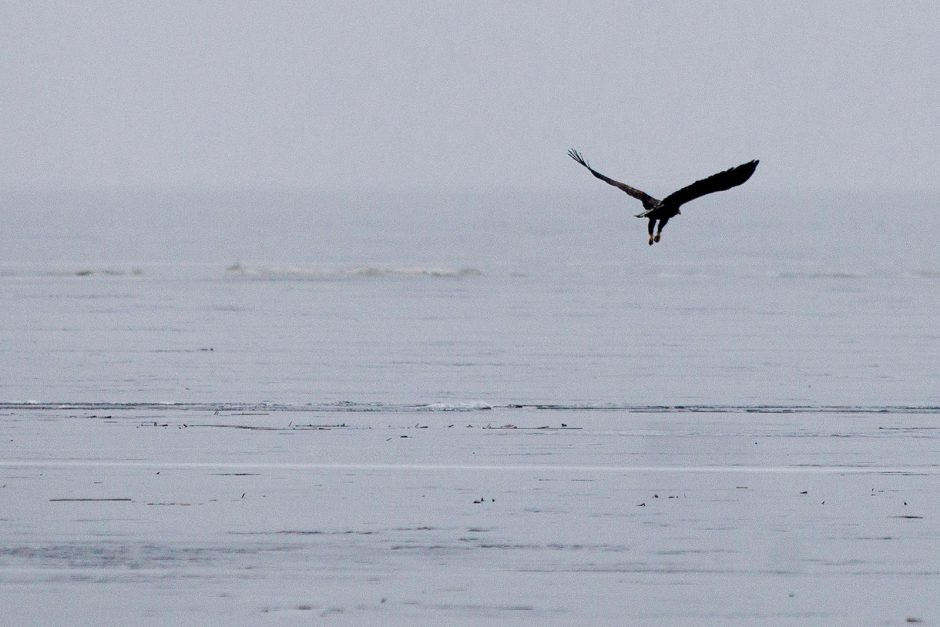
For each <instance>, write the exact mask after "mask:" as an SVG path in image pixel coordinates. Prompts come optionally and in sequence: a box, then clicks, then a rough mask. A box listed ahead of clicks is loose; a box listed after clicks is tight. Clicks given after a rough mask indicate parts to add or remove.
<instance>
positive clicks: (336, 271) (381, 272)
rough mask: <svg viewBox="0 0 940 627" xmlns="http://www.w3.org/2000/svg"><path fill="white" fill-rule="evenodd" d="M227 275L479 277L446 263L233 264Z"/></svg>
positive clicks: (292, 278)
mask: <svg viewBox="0 0 940 627" xmlns="http://www.w3.org/2000/svg"><path fill="white" fill-rule="evenodd" d="M226 273H227V274H228V275H229V276H233V277H238V278H245V279H255V280H269V281H277V280H284V281H327V280H331V279H332V280H338V279H354V278H420V277H429V278H461V277H470V276H481V275H482V274H483V272H482V271H480V270H478V269H477V268H468V267H459V268H458V267H448V266H386V265H375V264H361V265H349V266H340V267H313V268H311V267H304V266H286V267H265V266H258V267H253V266H245V265H242V264H240V263H235V264H233V265H231V266H229V267H228V268H226Z"/></svg>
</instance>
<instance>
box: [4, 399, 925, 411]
mask: <svg viewBox="0 0 940 627" xmlns="http://www.w3.org/2000/svg"><path fill="white" fill-rule="evenodd" d="M0 410H8V411H30V410H46V411H48V410H74V411H135V410H149V411H155V410H159V411H166V412H220V413H230V412H264V413H276V412H295V413H336V412H344V413H375V412H383V413H405V414H407V413H424V412H431V413H437V412H480V411H494V410H502V411H577V412H624V413H631V414H692V413H710V414H940V406H936V405H732V404H729V405H723V404H714V405H711V404H697V405H696V404H689V405H685V404H682V405H645V404H621V403H584V404H581V403H504V404H491V403H486V402H481V401H477V402H463V403H461V402H454V403H440V402H438V403H415V404H405V403H381V402H376V403H360V402H352V401H339V402H335V403H265V402H260V403H238V402H217V403H213V402H201V403H200V402H179V403H178V402H163V403H161V402H84V401H77V402H70V401H60V402H48V401H6V402H0Z"/></svg>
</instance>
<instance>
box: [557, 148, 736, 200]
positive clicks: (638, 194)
mask: <svg viewBox="0 0 940 627" xmlns="http://www.w3.org/2000/svg"><path fill="white" fill-rule="evenodd" d="M568 156H569V157H571V158H572V159H574V160H575V161H577V162H578V163H580V164H581V165H583V166H584V167H586V168H587V169H588V171H589V172H590V173H591V174H593V175H594V176H596V177H597V178H599V179H600V180H602V181H604V182H605V183H607V184H608V185H613V186H614V187H619V188H620V189H622V190H623V191H625V192H627V193H628V194H629V195H631V196H633V197H634V198H636V199H638V200H640V201H642V202H643V206H644V207H645V208H647V209H652V208H654V207H656V206H658V205H659V201H658V200H656V199H655V198H653V197H652V196H650V195H649V194H647V193H646V192H642V191H640V190H638V189H637V188H635V187H630V186H629V185H627V184H626V183H621V182H620V181H615V180H614V179H612V178H608V177H606V176H604V175H603V174H601V173H600V172H598V171H597V170H595V169H594V168H592V167H591V166H590V165H588V162H587V161H585V160H584V157H582V156H581V153H580V152H578V151H577V150H575V149H574V148H571V149H569V150H568ZM742 183H743V181H742Z"/></svg>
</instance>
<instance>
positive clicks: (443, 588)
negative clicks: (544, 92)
mask: <svg viewBox="0 0 940 627" xmlns="http://www.w3.org/2000/svg"><path fill="white" fill-rule="evenodd" d="M721 202H722V203H723V204H721V205H720V206H719V205H717V204H712V205H711V206H709V205H708V204H707V203H706V204H704V205H703V206H702V207H701V209H699V208H698V207H696V210H695V211H693V210H692V209H690V210H689V211H688V212H684V214H683V216H682V218H681V219H678V220H676V221H674V222H671V223H670V225H669V227H668V228H667V230H666V232H665V237H664V241H663V243H661V244H659V245H658V246H656V247H653V248H652V249H650V248H649V247H647V246H646V244H645V230H644V228H643V225H642V224H640V222H639V221H637V220H634V219H632V218H628V217H625V212H624V206H623V205H622V201H621V199H619V198H613V199H612V198H611V197H610V196H607V195H604V194H600V193H598V195H596V196H590V197H585V198H577V197H574V196H571V195H565V194H563V193H559V194H538V193H533V194H510V193H508V192H485V193H484V192H481V193H474V194H469V193H467V194H450V195H448V194H434V193H423V192H422V193H419V192H412V193H409V194H403V193H397V194H379V193H374V194H373V193H366V194H364V195H360V196H355V197H352V196H349V195H343V194H332V195H331V194H325V193H321V194H314V193H301V192H280V193H261V192H250V193H249V192H246V193H241V194H235V193H232V194H196V193H190V194H178V195H159V194H156V195H153V194H151V195H148V194H135V193H130V192H126V193H125V192H122V193H119V194H97V195H96V194H89V195H74V194H71V195H60V196H56V195H54V194H51V195H37V194H32V195H30V194H10V193H7V194H5V195H4V196H3V211H4V215H5V217H6V218H7V224H6V225H5V228H4V230H3V231H2V232H0V245H2V251H3V252H2V254H0V309H2V311H3V312H4V313H3V316H2V317H0V333H2V340H3V341H2V345H0V372H2V373H3V376H2V378H0V604H2V607H3V608H4V610H3V620H2V621H0V622H4V623H9V624H64V623H69V624H101V623H130V624H147V623H152V624H166V623H171V622H172V623H179V624H200V625H201V624H233V623H241V624H254V623H266V622H278V623H281V622H301V621H304V622H308V621H310V620H324V621H325V620H329V621H332V622H336V623H341V624H401V625H410V624H480V623H487V622H491V623H500V624H504V623H523V622H525V623H531V622H536V623H555V624H572V623H576V622H582V623H589V624H616V623H640V622H641V623H661V624H703V623H704V624H709V623H710V624H741V625H750V624H755V623H773V624H788V623H789V624H807V623H809V624H834V623H840V624H886V625H890V624H906V623H909V622H915V621H923V622H924V623H927V624H934V623H936V622H938V621H940V609H938V603H937V601H936V598H937V594H936V591H937V590H938V589H940V557H938V552H937V550H936V547H937V545H938V531H940V529H938V517H940V504H938V499H937V493H938V488H940V481H938V475H940V421H938V419H940V391H938V387H937V381H938V380H940V377H938V362H937V355H940V325H938V322H937V316H936V312H937V310H938V305H940V253H938V252H937V249H936V247H935V245H934V242H932V241H931V238H930V236H929V234H930V233H934V232H936V230H937V227H938V226H940V224H938V223H937V217H936V216H937V212H936V206H937V203H936V201H935V199H929V198H927V199H908V200H902V201H900V202H899V200H898V199H897V198H893V199H891V203H892V206H898V205H899V204H900V205H901V206H902V208H905V210H907V211H908V212H909V213H910V214H911V215H912V216H913V218H916V220H915V221H916V222H917V223H918V224H921V225H922V227H923V228H922V229H921V230H920V231H918V232H914V233H911V232H903V233H902V232H901V230H902V228H906V227H904V226H903V225H896V224H893V223H891V222H890V221H888V220H881V219H880V218H871V216H877V215H880V214H879V213H878V211H877V209H876V208H877V207H880V206H882V204H883V202H882V200H880V199H870V198H830V199H827V200H820V199H819V198H818V197H815V196H814V197H813V198H811V199H799V198H785V197H772V198H771V199H770V200H768V199H767V197H766V196H764V195H761V194H759V193H756V192H755V191H753V190H749V191H742V192H740V193H737V194H734V195H728V196H727V197H726V198H723V199H722V201H721ZM811 203H815V204H811ZM904 203H907V204H904ZM686 213H687V214H688V215H686ZM729 215H731V216H732V217H733V218H734V221H733V224H735V226H736V230H735V232H733V233H729V232H728V231H727V226H728V222H727V221H725V220H724V219H723V218H727V217H728V216H729ZM866 216H868V217H867V218H866ZM913 218H912V219H913ZM901 242H903V245H902V244H901Z"/></svg>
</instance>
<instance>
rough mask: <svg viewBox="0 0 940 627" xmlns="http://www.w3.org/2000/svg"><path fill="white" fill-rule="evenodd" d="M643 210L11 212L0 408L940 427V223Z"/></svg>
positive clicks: (67, 208)
mask: <svg viewBox="0 0 940 627" xmlns="http://www.w3.org/2000/svg"><path fill="white" fill-rule="evenodd" d="M627 201H631V202H632V199H629V198H627V197H625V196H624V197H621V195H620V194H616V193H610V192H608V191H607V190H600V191H599V192H598V193H592V194H588V195H584V196H578V195H575V194H573V193H571V192H560V191H559V192H550V191H544V190H543V191H538V192H535V191H533V192H526V191H518V190H517V191H513V192H509V191H505V190H503V191H483V192H478V191H462V192H429V191H384V192H383V191H379V190H373V191H366V192H356V191H352V190H348V191H346V192H343V191H333V192H302V191H282V192H276V193H275V192H257V191H254V192H251V191H247V192H226V193H210V192H178V193H160V194H157V193H145V192H111V193H103V192H102V193H87V192H86V193H72V194H65V193H58V194H56V193H46V194H36V193H33V194H26V193H7V194H5V195H4V197H3V208H2V214H3V216H4V219H3V225H2V227H0V299H2V301H0V307H2V310H3V311H4V316H3V319H2V323H0V324H2V327H0V333H2V334H3V348H2V349H0V350H2V352H0V369H2V371H3V372H5V373H6V374H5V376H4V377H3V379H2V382H0V399H2V400H8V401H41V402H56V401H61V402H75V401H111V402H128V403H135V402H260V401H269V402H290V403H304V402H312V403H322V402H339V401H351V402H368V403H390V404H396V403H435V402H483V403H489V404H494V405H498V404H508V403H549V404H572V403H574V404H587V405H604V404H611V403H612V404H640V405H646V404H649V405H676V404H703V405H709V404H732V405H733V404H739V405H751V404H753V405H791V404H796V405H848V406H854V405H860V406H870V405H907V404H912V405H922V404H928V405H930V404H937V403H940V389H938V386H937V385H936V378H937V377H936V374H937V372H938V361H937V356H938V355H940V323H938V322H937V316H936V312H937V310H938V305H940V247H937V246H935V242H934V239H935V238H934V234H935V233H937V232H938V230H940V229H938V227H940V218H938V217H937V216H938V212H937V210H936V209H937V205H938V202H937V199H935V198H916V197H910V198H906V199H903V200H901V201H899V200H898V199H897V198H887V197H886V198H877V197H865V196H862V195H858V194H855V195H846V196H840V195H837V194H829V195H825V196H813V195H805V196H803V197H798V196H793V195H790V196H785V195H779V194H778V195H768V194H765V193H760V192H757V191H736V192H733V193H729V194H725V195H716V196H713V197H709V198H706V199H703V200H700V201H698V202H697V203H696V204H693V205H690V206H689V207H688V208H687V209H686V210H685V212H684V213H683V215H682V216H679V217H678V218H676V219H675V220H673V221H672V222H671V223H670V224H669V226H668V227H667V229H666V231H665V234H664V240H663V242H662V243H661V244H659V245H657V246H655V247H652V248H651V247H649V246H647V245H646V241H645V239H646V237H645V223H644V222H643V221H641V220H637V219H635V218H633V217H632V216H631V214H630V211H632V210H633V209H635V207H634V206H633V205H632V204H630V203H628V202H627ZM901 215H904V216H907V217H906V218H904V219H901V218H899V217H898V216H901Z"/></svg>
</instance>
